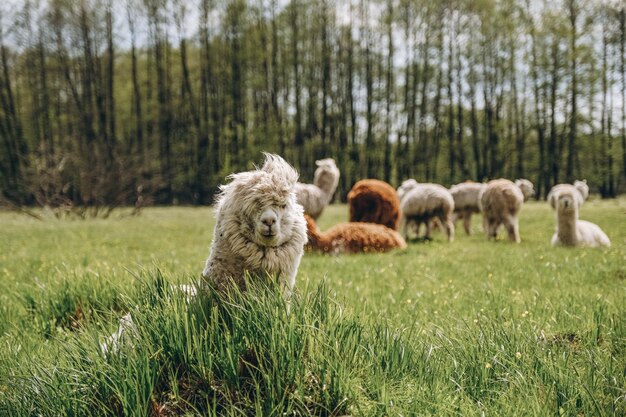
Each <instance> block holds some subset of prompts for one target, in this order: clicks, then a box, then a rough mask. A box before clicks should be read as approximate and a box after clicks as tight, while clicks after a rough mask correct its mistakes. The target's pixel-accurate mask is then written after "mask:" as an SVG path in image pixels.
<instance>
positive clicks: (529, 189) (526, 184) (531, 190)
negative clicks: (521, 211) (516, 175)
mask: <svg viewBox="0 0 626 417" xmlns="http://www.w3.org/2000/svg"><path fill="white" fill-rule="evenodd" d="M515 185H517V187H518V188H519V189H520V191H521V192H522V195H523V196H524V202H526V201H528V199H529V198H530V197H532V196H534V195H535V186H534V185H533V183H532V182H530V181H528V180H527V179H525V178H521V179H518V180H515Z"/></svg>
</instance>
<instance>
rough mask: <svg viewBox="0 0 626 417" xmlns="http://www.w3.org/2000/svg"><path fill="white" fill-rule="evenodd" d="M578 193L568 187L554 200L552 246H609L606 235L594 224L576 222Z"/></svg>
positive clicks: (578, 201)
mask: <svg viewBox="0 0 626 417" xmlns="http://www.w3.org/2000/svg"><path fill="white" fill-rule="evenodd" d="M580 198H581V195H580V192H579V191H578V190H576V188H574V186H569V187H567V188H563V189H561V190H560V191H559V193H558V197H557V198H556V231H555V233H554V236H552V246H557V245H563V246H587V247H597V246H611V241H610V240H609V238H608V237H607V235H606V234H605V233H604V232H603V231H602V229H600V227H598V226H597V225H596V224H594V223H591V222H587V221H585V220H578V208H579V206H580Z"/></svg>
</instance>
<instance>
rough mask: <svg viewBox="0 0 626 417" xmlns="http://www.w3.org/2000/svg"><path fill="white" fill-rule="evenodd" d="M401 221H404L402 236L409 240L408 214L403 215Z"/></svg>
mask: <svg viewBox="0 0 626 417" xmlns="http://www.w3.org/2000/svg"><path fill="white" fill-rule="evenodd" d="M400 222H401V223H402V237H404V240H409V219H407V218H406V216H402V219H401V220H400Z"/></svg>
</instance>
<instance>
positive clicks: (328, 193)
mask: <svg viewBox="0 0 626 417" xmlns="http://www.w3.org/2000/svg"><path fill="white" fill-rule="evenodd" d="M315 164H316V165H317V169H316V170H315V176H314V178H313V184H303V183H301V182H299V183H297V184H296V186H295V192H296V197H297V199H298V203H299V204H301V205H302V207H304V212H305V213H307V214H308V215H309V216H311V217H313V218H314V219H317V218H318V217H319V216H320V215H321V214H322V211H323V210H324V207H326V206H327V205H328V203H330V200H331V199H332V198H333V194H334V193H335V190H336V189H337V184H339V169H338V168H337V165H335V160H334V159H332V158H326V159H320V160H318V161H315Z"/></svg>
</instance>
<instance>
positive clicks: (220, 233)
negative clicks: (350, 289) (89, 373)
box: [101, 154, 307, 355]
mask: <svg viewBox="0 0 626 417" xmlns="http://www.w3.org/2000/svg"><path fill="white" fill-rule="evenodd" d="M229 178H230V179H231V180H232V181H231V182H230V183H229V184H226V185H223V186H221V187H220V194H219V196H218V198H217V203H216V213H217V221H216V224H215V232H214V235H213V242H212V243H211V253H210V255H209V258H208V259H207V261H206V265H205V267H204V271H203V272H202V277H203V278H204V279H205V280H206V281H208V282H210V283H212V284H214V285H215V288H216V289H218V290H219V291H226V290H227V289H228V287H229V286H230V285H231V284H234V285H237V286H238V287H239V288H240V289H242V290H245V277H246V274H248V276H249V277H250V278H251V279H265V278H267V277H268V276H275V277H276V278H277V279H278V280H279V281H280V284H281V286H282V289H283V294H284V295H285V297H286V298H287V299H288V298H289V297H290V296H291V292H292V290H293V287H294V285H295V280H296V272H297V271H298V266H299V265H300V260H301V259H302V255H303V253H304V244H305V243H306V241H307V229H306V222H305V220H304V211H303V209H302V206H301V205H300V204H298V203H297V202H296V195H295V193H294V187H295V184H296V181H297V180H298V173H297V172H296V171H295V170H294V169H293V168H292V167H291V166H290V165H289V164H288V163H287V162H285V161H284V160H283V159H282V158H281V157H279V156H277V155H271V154H265V163H264V165H263V167H262V168H261V169H257V170H254V171H249V172H240V173H238V174H232V175H230V176H229ZM177 288H178V289H179V290H180V291H182V292H183V293H184V294H185V296H186V300H187V301H188V302H189V301H190V300H191V299H192V298H194V297H195V296H196V295H197V288H196V287H195V286H193V285H181V286H179V287H177ZM136 332H137V328H136V326H135V323H134V322H133V318H132V316H131V314H130V313H128V314H126V315H125V316H124V317H122V318H121V319H120V323H119V326H118V330H117V331H116V332H114V333H113V334H111V335H110V336H109V337H108V338H107V339H106V341H105V342H103V343H102V344H101V349H102V352H103V353H104V354H105V355H106V354H108V353H116V352H117V351H118V350H119V347H120V343H121V342H122V340H123V338H124V337H129V341H131V343H132V338H134V337H136Z"/></svg>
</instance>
